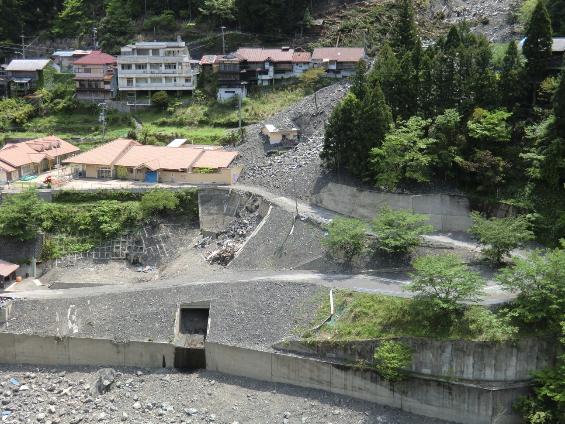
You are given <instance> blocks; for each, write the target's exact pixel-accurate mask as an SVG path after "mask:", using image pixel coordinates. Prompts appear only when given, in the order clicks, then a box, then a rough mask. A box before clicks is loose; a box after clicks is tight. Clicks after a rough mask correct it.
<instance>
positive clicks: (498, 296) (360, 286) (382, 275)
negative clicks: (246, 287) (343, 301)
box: [4, 271, 512, 304]
mask: <svg viewBox="0 0 565 424" xmlns="http://www.w3.org/2000/svg"><path fill="white" fill-rule="evenodd" d="M248 281H288V282H301V283H304V282H307V283H312V284H318V285H321V286H325V287H331V288H340V289H349V290H357V291H363V292H369V293H381V294H389V295H395V296H405V297H409V296H410V293H409V292H407V291H405V290H404V287H405V286H406V284H408V282H409V280H408V279H407V278H406V277H404V276H402V275H401V274H398V273H397V272H393V271H391V272H386V271H380V272H367V273H363V274H323V273H318V272H311V271H279V272H273V271H242V272H239V271H238V272H235V271H229V272H226V273H223V274H222V275H221V276H218V277H217V278H212V279H210V280H207V281H202V280H191V279H190V277H189V276H187V277H186V278H183V279H179V278H174V279H168V280H156V281H151V282H148V283H135V284H119V285H117V284H112V285H105V286H96V287H92V286H85V287H78V288H70V289H56V290H45V289H38V290H24V291H16V292H11V293H5V294H4V295H9V296H12V297H18V298H27V299H55V298H77V297H89V296H97V295H102V294H109V293H123V292H128V291H142V290H151V289H155V288H170V287H182V286H188V285H199V284H220V283H241V282H248ZM511 298H512V296H511V295H509V294H508V293H506V292H503V291H502V290H501V289H500V287H499V286H498V285H497V284H496V283H495V282H493V281H489V282H488V283H487V287H486V289H485V299H484V302H483V303H484V304H496V303H500V302H504V301H506V300H509V299H511Z"/></svg>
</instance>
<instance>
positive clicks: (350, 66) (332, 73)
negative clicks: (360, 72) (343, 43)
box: [312, 47, 367, 78]
mask: <svg viewBox="0 0 565 424" xmlns="http://www.w3.org/2000/svg"><path fill="white" fill-rule="evenodd" d="M362 60H365V61H366V60H367V55H366V53H365V49H364V48H362V47H319V48H316V49H314V52H313V53H312V67H314V68H319V67H322V68H324V69H325V70H326V75H327V76H328V77H330V78H347V77H350V76H352V75H353V74H355V68H356V67H357V64H358V63H359V62H360V61H362Z"/></svg>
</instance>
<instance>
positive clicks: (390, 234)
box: [371, 208, 433, 254]
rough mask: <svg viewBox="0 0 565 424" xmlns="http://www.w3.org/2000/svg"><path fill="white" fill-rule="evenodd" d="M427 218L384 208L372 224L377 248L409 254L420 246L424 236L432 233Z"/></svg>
mask: <svg viewBox="0 0 565 424" xmlns="http://www.w3.org/2000/svg"><path fill="white" fill-rule="evenodd" d="M427 221H428V219H427V217H426V216H424V215H418V214H415V213H412V212H407V211H396V210H392V209H389V208H383V209H381V210H380V211H379V213H378V214H377V216H376V217H375V218H374V219H373V222H372V223H371V230H372V231H373V233H374V234H375V236H376V238H377V244H376V247H377V248H378V249H380V250H384V251H385V252H388V253H398V254H403V253H408V252H410V251H411V250H412V249H413V248H415V247H416V246H418V245H419V244H420V241H421V238H422V235H424V234H428V233H431V232H432V231H433V227H432V226H431V225H429V224H427Z"/></svg>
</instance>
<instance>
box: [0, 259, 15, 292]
mask: <svg viewBox="0 0 565 424" xmlns="http://www.w3.org/2000/svg"><path fill="white" fill-rule="evenodd" d="M19 268H20V266H19V265H17V264H13V263H11V262H6V261H3V260H2V259H0V288H3V287H4V283H6V282H10V281H13V280H15V279H16V271H17V270H18V269H19Z"/></svg>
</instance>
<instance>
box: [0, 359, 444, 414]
mask: <svg viewBox="0 0 565 424" xmlns="http://www.w3.org/2000/svg"><path fill="white" fill-rule="evenodd" d="M0 414H1V415H0V417H1V418H0V421H1V422H2V423H6V424H11V423H12V424H15V423H44V424H56V423H60V424H67V423H68V424H78V423H120V422H131V423H140V424H145V423H155V424H158V423H186V424H189V423H193V424H196V423H218V424H236V423H237V424H267V423H281V424H304V423H308V424H318V423H319V424H373V423H379V424H441V423H444V421H439V420H434V419H429V418H424V417H420V416H416V415H412V414H408V413H406V412H403V411H400V410H396V409H393V408H388V407H384V406H380V405H375V404H372V403H369V402H363V401H359V400H355V399H351V398H348V397H344V396H339V395H334V394H329V393H324V392H321V391H317V390H310V389H302V388H298V387H293V386H287V385H283V384H272V383H265V382H260V381H256V380H250V379H246V378H240V377H233V376H228V375H222V374H218V373H214V372H209V371H198V372H194V373H180V372H177V371H171V370H156V371H148V370H136V369H116V370H114V369H95V368H67V369H62V368H59V369H54V368H37V367H16V366H10V367H6V366H0Z"/></svg>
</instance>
